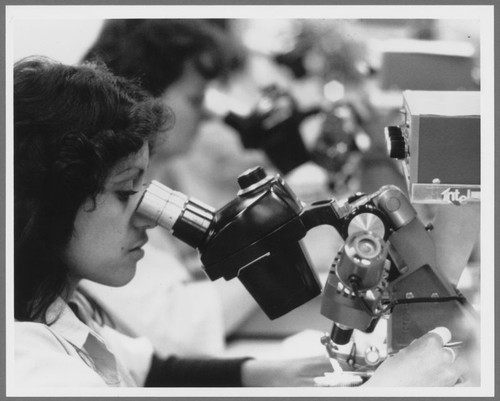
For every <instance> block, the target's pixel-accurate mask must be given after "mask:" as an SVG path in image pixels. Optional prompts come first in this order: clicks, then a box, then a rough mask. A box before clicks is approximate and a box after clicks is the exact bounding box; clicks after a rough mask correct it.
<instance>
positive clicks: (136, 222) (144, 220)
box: [132, 210, 157, 230]
mask: <svg viewBox="0 0 500 401" xmlns="http://www.w3.org/2000/svg"><path fill="white" fill-rule="evenodd" d="M132 225H133V226H134V227H137V228H141V229H143V230H147V229H150V228H154V227H156V226H157V224H156V223H155V222H154V221H153V220H151V219H150V218H148V217H145V216H144V215H142V214H141V213H138V211H137V210H136V211H135V212H134V214H133V215H132Z"/></svg>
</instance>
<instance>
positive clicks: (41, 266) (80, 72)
mask: <svg viewBox="0 0 500 401" xmlns="http://www.w3.org/2000/svg"><path fill="white" fill-rule="evenodd" d="M170 119H171V112H170V111H169V110H168V109H167V108H165V106H164V105H163V104H161V102H160V101H159V100H155V99H153V98H151V97H150V96H149V95H148V94H146V92H145V91H143V90H142V89H141V88H139V87H138V86H137V85H135V84H133V83H131V82H129V81H128V80H126V79H124V78H119V77H116V76H115V75H113V74H112V73H111V72H109V71H108V70H107V69H105V68H104V67H103V66H97V65H94V64H91V63H86V64H85V65H81V66H67V65H63V64H60V63H58V62H55V61H53V60H50V59H47V58H41V57H36V58H35V57H32V58H27V59H24V60H21V61H19V62H17V63H16V64H15V66H14V247H15V251H14V291H15V294H14V298H15V305H14V308H15V318H16V319H18V320H37V319H42V320H44V319H45V312H46V310H47V308H48V306H49V305H50V304H51V303H52V302H53V301H54V300H55V299H56V297H57V296H59V295H63V296H64V290H65V288H66V285H67V268H66V266H65V263H64V262H63V260H62V252H63V250H64V248H65V246H66V245H67V243H68V241H69V239H70V238H71V235H72V232H73V224H74V220H75V216H76V213H77V211H78V209H79V207H80V206H81V205H82V204H83V203H84V202H85V201H86V200H87V199H89V197H90V199H93V200H94V202H95V199H96V196H97V195H98V194H99V193H100V192H101V191H102V190H103V189H104V183H105V181H106V179H107V177H108V176H109V173H110V171H111V168H112V167H113V166H114V165H116V163H117V162H119V161H121V160H123V159H124V158H126V157H128V156H130V155H132V154H134V153H136V152H137V151H139V150H140V149H141V148H142V147H143V146H144V144H145V143H149V144H150V145H152V144H153V143H154V142H155V140H156V138H157V135H158V133H159V132H161V131H163V130H164V129H166V128H167V124H168V123H169V120H170Z"/></svg>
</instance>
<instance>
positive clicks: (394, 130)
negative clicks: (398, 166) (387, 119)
mask: <svg viewBox="0 0 500 401" xmlns="http://www.w3.org/2000/svg"><path fill="white" fill-rule="evenodd" d="M384 133H385V141H386V145H387V154H388V155H389V157H391V158H393V159H398V160H402V159H406V157H407V156H408V149H407V147H406V140H405V138H404V136H403V132H402V131H401V128H399V127H397V126H389V127H385V131H384Z"/></svg>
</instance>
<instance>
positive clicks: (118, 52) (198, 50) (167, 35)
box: [83, 19, 245, 96]
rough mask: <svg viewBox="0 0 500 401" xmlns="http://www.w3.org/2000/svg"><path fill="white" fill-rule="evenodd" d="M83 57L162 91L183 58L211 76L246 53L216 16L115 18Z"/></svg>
mask: <svg viewBox="0 0 500 401" xmlns="http://www.w3.org/2000/svg"><path fill="white" fill-rule="evenodd" d="M222 21H224V20H222ZM83 60H87V61H89V60H91V61H100V62H102V63H104V64H106V65H107V66H108V67H109V68H110V69H111V71H113V72H114V73H115V74H117V75H120V76H123V77H126V78H134V79H139V80H140V82H141V84H142V86H143V87H144V89H146V90H147V91H149V92H150V93H151V94H152V95H153V96H160V95H161V94H162V93H163V92H164V91H165V90H166V89H167V88H168V87H169V86H170V85H171V84H172V83H173V82H175V81H177V80H178V79H179V77H180V76H181V75H182V72H183V70H184V67H185V64H186V62H187V61H193V62H194V65H195V67H196V69H197V71H198V72H199V73H200V74H201V75H202V76H203V77H205V78H206V79H209V80H212V79H216V78H225V77H227V76H228V75H229V73H230V72H232V71H234V70H237V69H238V68H241V67H242V66H243V65H244V62H245V56H244V52H243V47H242V46H241V45H240V44H239V43H237V42H236V40H234V39H232V38H231V37H230V36H229V35H226V34H225V32H224V28H223V27H222V26H221V25H220V24H218V23H216V22H214V21H209V20H203V19H115V20H107V21H106V22H105V23H104V26H103V28H102V30H101V32H100V34H99V37H98V38H97V40H96V42H95V43H94V44H93V45H92V47H91V48H90V49H89V50H88V52H87V54H86V55H85V56H84V57H83Z"/></svg>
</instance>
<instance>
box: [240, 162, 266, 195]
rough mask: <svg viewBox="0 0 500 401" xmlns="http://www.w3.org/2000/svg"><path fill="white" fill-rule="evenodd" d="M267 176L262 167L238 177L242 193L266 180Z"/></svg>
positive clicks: (252, 169)
mask: <svg viewBox="0 0 500 401" xmlns="http://www.w3.org/2000/svg"><path fill="white" fill-rule="evenodd" d="M266 178H267V175H266V172H265V170H264V168H263V167H262V166H257V167H254V168H251V169H249V170H247V171H245V172H244V173H242V174H240V176H238V185H239V186H240V188H241V190H242V191H245V190H249V189H250V187H253V186H255V185H256V184H258V183H260V182H261V181H262V180H264V179H266Z"/></svg>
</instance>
